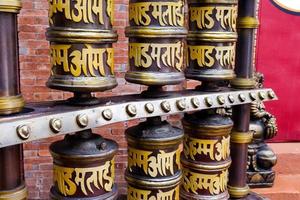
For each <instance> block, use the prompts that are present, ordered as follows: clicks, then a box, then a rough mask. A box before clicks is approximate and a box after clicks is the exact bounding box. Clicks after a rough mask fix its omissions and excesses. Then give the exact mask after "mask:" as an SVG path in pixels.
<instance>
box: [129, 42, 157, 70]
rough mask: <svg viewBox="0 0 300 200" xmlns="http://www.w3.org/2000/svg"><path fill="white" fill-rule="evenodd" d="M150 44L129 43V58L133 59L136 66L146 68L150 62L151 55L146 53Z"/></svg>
mask: <svg viewBox="0 0 300 200" xmlns="http://www.w3.org/2000/svg"><path fill="white" fill-rule="evenodd" d="M149 47H150V44H145V43H129V59H132V58H133V59H134V65H135V66H136V67H144V68H148V67H150V66H151V64H152V60H151V57H150V56H149V55H148V53H147V52H148V50H149Z"/></svg>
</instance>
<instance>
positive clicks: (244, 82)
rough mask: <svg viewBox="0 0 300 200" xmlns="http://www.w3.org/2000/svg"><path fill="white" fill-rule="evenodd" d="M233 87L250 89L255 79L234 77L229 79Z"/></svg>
mask: <svg viewBox="0 0 300 200" xmlns="http://www.w3.org/2000/svg"><path fill="white" fill-rule="evenodd" d="M230 84H231V85H232V86H233V87H234V88H239V89H252V88H254V87H255V84H256V82H255V80H254V79H253V78H234V79H233V80H231V81H230Z"/></svg>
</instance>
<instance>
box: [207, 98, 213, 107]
mask: <svg viewBox="0 0 300 200" xmlns="http://www.w3.org/2000/svg"><path fill="white" fill-rule="evenodd" d="M205 103H206V105H207V106H208V107H211V106H212V105H213V101H212V99H211V98H209V97H205Z"/></svg>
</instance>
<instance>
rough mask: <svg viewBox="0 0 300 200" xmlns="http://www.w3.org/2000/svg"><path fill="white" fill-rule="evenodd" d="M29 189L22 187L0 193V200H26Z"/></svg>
mask: <svg viewBox="0 0 300 200" xmlns="http://www.w3.org/2000/svg"><path fill="white" fill-rule="evenodd" d="M27 195H28V191H27V188H26V187H25V185H22V186H20V187H18V188H16V189H14V190H7V191H0V200H26V199H27Z"/></svg>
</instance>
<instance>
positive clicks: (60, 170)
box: [50, 130, 118, 200]
mask: <svg viewBox="0 0 300 200" xmlns="http://www.w3.org/2000/svg"><path fill="white" fill-rule="evenodd" d="M117 148H118V145H117V143H116V142H114V141H112V140H107V139H104V138H102V137H101V136H99V135H96V134H93V133H92V132H91V130H86V131H81V132H78V133H76V134H74V135H66V137H65V138H64V140H61V141H57V142H54V143H53V144H51V146H50V152H51V155H52V156H53V163H54V165H53V181H54V185H53V187H52V188H51V191H50V197H51V199H57V200H58V199H59V200H61V199H65V200H71V199H74V200H75V199H86V200H104V199H106V200H114V199H116V197H117V187H116V185H115V183H114V179H115V168H114V167H115V164H114V162H115V160H114V156H115V154H116V151H117Z"/></svg>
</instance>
